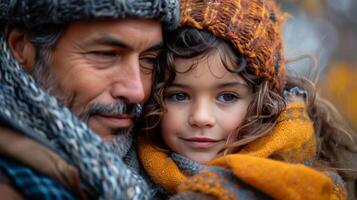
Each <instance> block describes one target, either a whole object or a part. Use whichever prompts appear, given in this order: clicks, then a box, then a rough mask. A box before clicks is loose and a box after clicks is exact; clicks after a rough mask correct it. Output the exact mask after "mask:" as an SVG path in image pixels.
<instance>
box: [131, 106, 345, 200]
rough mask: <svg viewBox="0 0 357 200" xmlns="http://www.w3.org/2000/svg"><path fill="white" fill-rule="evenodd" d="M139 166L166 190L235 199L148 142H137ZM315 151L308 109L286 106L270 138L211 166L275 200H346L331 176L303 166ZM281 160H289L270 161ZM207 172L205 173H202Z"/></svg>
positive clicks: (224, 157)
mask: <svg viewBox="0 0 357 200" xmlns="http://www.w3.org/2000/svg"><path fill="white" fill-rule="evenodd" d="M137 146H138V154H139V158H140V160H141V163H142V165H143V167H144V169H145V170H146V172H147V173H148V174H149V176H150V177H151V179H152V180H153V181H154V182H155V183H156V184H158V185H160V186H162V187H163V188H164V189H165V190H166V191H167V192H169V193H171V194H175V193H176V192H178V191H183V190H194V191H199V192H203V193H206V194H207V193H208V194H210V195H213V196H217V197H219V199H231V198H229V197H227V196H225V195H220V194H222V191H218V190H220V188H218V189H217V188H209V187H207V185H208V184H205V179H204V178H202V177H201V178H200V176H199V174H200V173H199V174H198V176H196V175H195V176H196V177H194V178H189V177H188V176H187V175H186V174H184V173H183V172H182V171H181V170H180V169H179V168H178V166H177V165H176V164H175V162H174V161H173V160H172V159H171V157H170V156H169V155H167V154H166V153H165V152H163V151H161V150H159V149H158V148H156V147H155V146H153V145H152V144H151V143H149V142H148V141H147V140H146V139H144V138H139V140H138V145H137ZM315 152H316V140H315V136H314V129H313V125H312V123H311V120H310V119H309V117H308V115H307V113H306V111H305V107H304V105H300V104H295V105H294V104H293V105H288V107H287V109H286V111H284V112H283V113H282V114H281V116H280V117H279V123H278V124H277V125H276V127H274V129H273V130H272V133H271V134H268V135H266V136H264V137H262V138H260V139H257V140H255V141H254V142H251V143H250V144H248V145H247V146H246V147H245V148H244V149H242V150H241V151H240V152H239V153H236V154H231V155H226V156H222V157H220V158H218V159H215V160H213V161H211V162H209V163H207V165H208V166H219V167H222V168H225V169H228V170H230V171H232V173H233V174H234V175H235V176H236V177H237V178H239V179H240V180H242V181H243V182H245V183H247V184H249V185H251V186H253V187H255V188H258V189H259V190H260V191H262V192H264V193H265V194H268V195H269V196H271V197H273V198H274V199H284V200H285V199H311V200H312V199H314V200H315V199H316V200H318V199H329V200H332V199H346V194H345V191H344V189H343V187H342V186H339V185H337V184H335V183H334V182H333V181H332V180H331V179H330V178H329V177H328V176H327V175H325V174H324V173H322V172H319V171H317V170H314V169H312V168H309V167H307V166H305V165H302V164H292V163H302V162H303V161H307V160H312V158H313V157H314V155H315ZM270 157H274V158H279V159H281V160H283V161H285V162H281V161H276V160H272V159H269V158H270ZM202 173H207V172H202Z"/></svg>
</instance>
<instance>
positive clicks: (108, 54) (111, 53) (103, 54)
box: [90, 51, 117, 57]
mask: <svg viewBox="0 0 357 200" xmlns="http://www.w3.org/2000/svg"><path fill="white" fill-rule="evenodd" d="M90 54H92V55H94V56H101V57H115V56H117V53H116V52H115V51H92V52H90Z"/></svg>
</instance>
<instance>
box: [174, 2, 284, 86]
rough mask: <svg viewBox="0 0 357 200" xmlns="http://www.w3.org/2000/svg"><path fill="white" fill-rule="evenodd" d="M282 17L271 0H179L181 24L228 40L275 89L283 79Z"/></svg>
mask: <svg viewBox="0 0 357 200" xmlns="http://www.w3.org/2000/svg"><path fill="white" fill-rule="evenodd" d="M284 18H285V15H284V14H282V13H281V12H280V11H279V9H278V8H277V6H276V4H275V2H274V1H273V0H181V21H180V24H181V26H182V27H184V26H190V27H194V28H197V29H203V30H207V31H209V32H212V33H213V34H214V35H215V36H216V37H219V38H222V39H224V40H226V41H228V42H230V43H231V44H232V45H233V47H234V48H235V49H236V50H238V52H239V53H240V54H241V55H243V56H244V57H245V58H246V59H247V64H248V66H249V67H251V69H253V71H254V72H255V74H256V75H257V76H258V77H262V78H266V79H268V80H269V81H270V83H271V84H270V88H271V89H273V90H275V91H277V92H282V90H283V88H284V82H285V66H284V65H285V60H284V54H283V47H282V36H281V30H280V24H281V22H282V21H283V19H284Z"/></svg>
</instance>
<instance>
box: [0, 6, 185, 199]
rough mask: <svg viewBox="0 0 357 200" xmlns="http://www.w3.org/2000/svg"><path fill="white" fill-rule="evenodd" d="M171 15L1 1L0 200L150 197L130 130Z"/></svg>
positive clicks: (162, 10) (168, 11) (152, 9)
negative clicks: (132, 143)
mask: <svg viewBox="0 0 357 200" xmlns="http://www.w3.org/2000/svg"><path fill="white" fill-rule="evenodd" d="M178 9H179V7H178V2H177V1H176V0H156V1H149V0H140V1H130V0H122V1H116V0H107V1H85V0H77V1H51V0H42V1H8V0H0V35H1V36H0V45H1V46H0V49H1V53H0V108H1V111H0V141H1V142H0V147H1V148H0V149H1V150H0V153H1V157H0V193H1V194H4V195H3V197H2V198H18V199H22V198H25V199H73V198H101V199H147V198H150V196H149V195H150V192H149V191H148V190H147V185H146V183H145V181H144V180H143V179H142V177H140V176H139V175H138V172H137V170H135V169H137V166H136V164H135V158H134V157H132V156H128V155H133V154H132V151H131V150H130V147H131V138H130V134H128V132H130V130H131V128H132V127H133V122H134V120H135V119H136V118H137V117H138V116H139V115H140V112H141V105H142V104H143V103H144V102H145V101H146V99H147V98H148V96H149V94H150V91H151V84H152V70H153V66H154V62H155V60H156V57H157V55H158V54H159V52H160V49H161V46H162V28H161V23H162V24H163V26H164V27H167V28H170V27H174V26H175V25H176V23H177V21H178ZM77 117H79V119H80V120H79V119H78V118H77ZM83 122H85V123H83ZM87 125H88V126H87ZM89 127H90V128H89ZM92 130H93V131H92ZM94 132H95V133H97V134H98V135H99V136H100V137H101V138H102V139H101V138H99V137H98V136H97V135H96V134H94ZM22 135H26V136H27V137H26V138H24V137H22ZM34 141H37V142H39V143H41V144H42V145H38V144H37V142H34ZM103 141H106V143H108V144H109V145H107V144H105V143H104V142H103ZM49 149H50V150H49ZM118 154H119V155H120V156H118ZM122 158H123V159H125V160H126V162H127V163H130V165H129V166H127V165H126V164H124V163H123V160H122ZM15 188H16V189H15Z"/></svg>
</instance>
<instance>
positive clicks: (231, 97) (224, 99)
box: [217, 93, 238, 103]
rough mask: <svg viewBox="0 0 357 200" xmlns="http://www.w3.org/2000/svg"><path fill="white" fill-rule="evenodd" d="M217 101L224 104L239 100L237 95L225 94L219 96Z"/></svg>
mask: <svg viewBox="0 0 357 200" xmlns="http://www.w3.org/2000/svg"><path fill="white" fill-rule="evenodd" d="M217 100H218V101H220V102H223V103H232V102H235V101H237V100H238V96H237V95H236V94H231V93H225V94H221V95H219V96H218V97H217Z"/></svg>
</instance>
